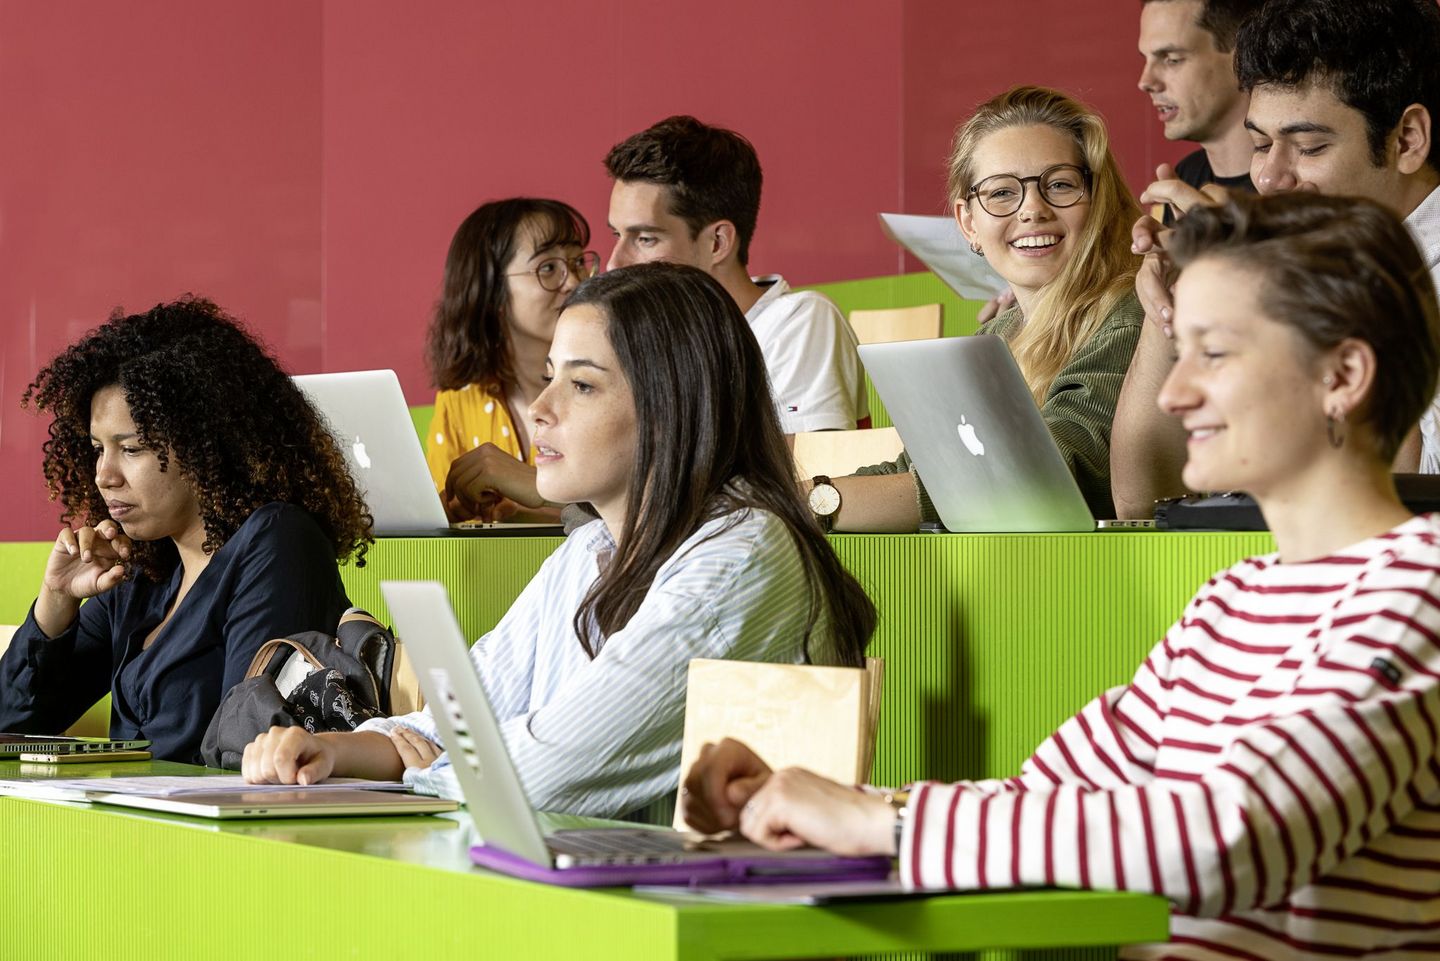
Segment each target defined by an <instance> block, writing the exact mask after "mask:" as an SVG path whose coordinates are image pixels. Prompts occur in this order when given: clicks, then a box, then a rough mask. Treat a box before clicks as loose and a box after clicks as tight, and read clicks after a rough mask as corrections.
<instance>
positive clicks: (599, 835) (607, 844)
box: [545, 828, 694, 858]
mask: <svg viewBox="0 0 1440 961" xmlns="http://www.w3.org/2000/svg"><path fill="white" fill-rule="evenodd" d="M545 843H546V844H547V845H548V846H549V848H550V850H551V851H553V852H555V853H556V854H568V855H570V856H571V857H576V858H613V857H634V856H636V855H641V856H643V855H677V854H686V853H689V852H690V851H692V850H694V849H693V847H691V846H687V844H686V840H685V836H684V835H683V834H679V833H677V832H674V831H646V830H643V829H636V830H626V829H624V828H600V829H596V830H593V831H586V830H580V831H558V832H556V833H555V834H551V835H548V836H547V837H546V838H545Z"/></svg>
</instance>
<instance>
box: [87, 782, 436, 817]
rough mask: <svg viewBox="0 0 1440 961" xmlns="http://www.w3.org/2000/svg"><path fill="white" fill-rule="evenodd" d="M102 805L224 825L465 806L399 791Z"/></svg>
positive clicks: (115, 800)
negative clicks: (162, 813) (233, 821)
mask: <svg viewBox="0 0 1440 961" xmlns="http://www.w3.org/2000/svg"><path fill="white" fill-rule="evenodd" d="M94 800H96V801H99V802H100V803H102V804H112V805H119V806H120V807H130V808H143V809H145V810H147V811H164V812H166V813H169V814H188V815H190V816H191V817H200V818H215V819H218V820H254V819H267V820H268V819H270V818H328V817H385V816H389V815H394V814H443V813H444V812H446V811H453V810H455V809H456V808H458V807H459V806H460V805H459V804H457V803H455V802H454V801H450V800H447V799H445V798H437V797H429V796H426V795H421V794H403V793H399V792H396V791H361V790H352V791H323V790H307V789H305V788H303V787H297V788H295V789H294V790H293V791H270V790H266V791H216V792H214V793H213V794H181V795H178V796H175V797H167V796H164V795H155V794H106V795H102V796H99V797H96V798H94Z"/></svg>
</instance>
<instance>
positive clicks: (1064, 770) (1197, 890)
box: [900, 515, 1440, 961]
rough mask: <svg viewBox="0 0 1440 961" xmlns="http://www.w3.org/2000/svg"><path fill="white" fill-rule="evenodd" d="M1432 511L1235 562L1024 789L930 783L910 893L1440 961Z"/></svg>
mask: <svg viewBox="0 0 1440 961" xmlns="http://www.w3.org/2000/svg"><path fill="white" fill-rule="evenodd" d="M1437 745H1440V515H1431V516H1426V517H1417V518H1413V519H1411V520H1410V521H1408V522H1406V523H1405V524H1403V525H1401V526H1400V527H1397V528H1395V529H1394V530H1393V531H1390V532H1389V533H1387V534H1385V535H1382V536H1380V537H1376V538H1372V539H1371V540H1367V541H1364V542H1362V543H1360V544H1356V545H1354V546H1353V547H1350V548H1347V549H1346V550H1344V551H1342V552H1340V553H1339V554H1336V555H1333V556H1331V557H1326V558H1323V559H1320V560H1316V561H1311V562H1307V563H1303V564H1281V563H1279V562H1278V561H1277V559H1276V557H1275V556H1274V555H1269V556H1265V557H1259V558H1252V559H1250V560H1246V561H1242V562H1241V563H1239V564H1237V565H1235V566H1234V567H1232V568H1230V569H1229V570H1227V571H1224V572H1222V573H1220V574H1218V575H1216V576H1215V577H1214V578H1212V579H1211V580H1210V581H1209V583H1207V584H1206V585H1205V587H1204V588H1203V589H1202V590H1201V591H1200V593H1199V594H1197V595H1196V596H1195V599H1194V600H1192V601H1191V602H1190V605H1189V607H1188V608H1187V609H1186V611H1185V614H1184V616H1183V617H1182V618H1181V619H1180V622H1179V623H1177V624H1176V625H1175V626H1174V627H1172V628H1171V629H1170V631H1169V632H1168V633H1167V634H1166V636H1165V639H1164V640H1163V641H1161V643H1160V644H1159V646H1157V647H1156V648H1155V649H1154V650H1153V651H1151V653H1150V656H1149V657H1148V658H1146V660H1145V663H1144V664H1143V665H1141V667H1140V670H1139V672H1138V673H1137V674H1136V675H1135V678H1134V680H1132V681H1131V683H1130V684H1129V685H1128V686H1126V687H1121V688H1116V689H1114V690H1111V691H1108V692H1106V693H1105V694H1103V695H1101V696H1100V697H1099V698H1097V699H1096V700H1094V701H1092V702H1091V703H1090V704H1089V705H1087V706H1086V707H1085V708H1084V709H1083V710H1082V711H1081V712H1080V713H1079V714H1078V715H1076V716H1075V717H1073V718H1071V719H1070V720H1068V721H1066V722H1065V723H1064V724H1063V725H1062V726H1061V727H1060V729H1059V730H1058V731H1056V732H1055V733H1054V734H1053V735H1051V736H1050V738H1049V739H1047V740H1046V741H1045V742H1044V743H1043V744H1041V745H1040V747H1039V748H1038V749H1037V750H1036V751H1035V753H1034V755H1032V756H1031V758H1030V759H1029V760H1028V761H1026V762H1025V765H1024V767H1023V769H1022V774H1021V776H1020V777H1018V778H1010V779H1006V780H996V781H983V782H961V783H959V784H937V783H925V784H921V785H918V786H917V788H916V790H915V791H914V792H913V793H912V795H911V800H910V810H909V812H908V817H907V823H906V826H905V833H904V837H903V838H902V840H901V858H900V870H901V874H902V876H903V878H904V880H905V883H906V884H907V885H910V886H912V887H917V888H961V889H967V888H985V887H1013V886H1021V885H1036V886H1039V885H1057V886H1064V887H1079V888H1097V889H1103V890H1129V891H1147V892H1154V893H1157V894H1163V895H1165V896H1166V897H1168V898H1169V899H1170V900H1171V901H1172V902H1173V903H1174V905H1175V907H1176V913H1175V915H1174V916H1173V918H1172V923H1171V941H1170V942H1169V943H1167V944H1155V945H1142V946H1139V947H1136V948H1130V949H1128V950H1127V951H1126V952H1125V953H1124V956H1126V957H1135V958H1198V959H1206V961H1209V959H1221V958H1227V959H1233V958H1241V959H1246V961H1259V959H1266V961H1270V959H1300V958H1322V957H1323V958H1332V957H1349V958H1366V959H1385V961H1400V959H1402V958H1404V959H1408V958H1420V957H1432V958H1434V957H1440V747H1437Z"/></svg>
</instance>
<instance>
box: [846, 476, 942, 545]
mask: <svg viewBox="0 0 1440 961" xmlns="http://www.w3.org/2000/svg"><path fill="white" fill-rule="evenodd" d="M832 483H834V485H835V489H836V490H838V491H839V492H840V510H839V511H838V512H836V514H835V528H834V529H835V530H837V531H854V532H857V533H867V534H884V533H913V532H914V531H916V530H918V529H919V527H920V507H919V504H918V503H917V501H916V492H915V475H913V474H911V473H909V472H902V473H899V474H872V475H865V476H859V475H852V476H850V477H837V478H835V479H834V480H833V482H832Z"/></svg>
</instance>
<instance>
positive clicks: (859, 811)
mask: <svg viewBox="0 0 1440 961" xmlns="http://www.w3.org/2000/svg"><path fill="white" fill-rule="evenodd" d="M680 803H681V810H682V812H683V814H684V816H685V821H686V823H688V824H689V825H690V826H691V827H692V828H694V829H695V830H697V831H699V832H701V833H702V834H717V833H719V832H720V831H728V830H733V829H735V828H739V830H740V832H741V833H742V834H744V835H745V836H746V837H747V838H749V839H750V840H752V841H754V842H755V843H756V844H759V845H761V846H762V847H766V848H769V849H771V850H772V851H786V850H790V849H792V848H798V847H801V846H803V845H806V844H810V845H813V846H815V847H817V848H824V849H825V850H827V851H832V852H834V853H836V854H841V855H847V856H861V855H868V854H893V853H895V816H896V815H895V810H894V808H892V807H891V806H890V805H889V804H888V803H887V802H886V801H885V799H884V798H882V797H880V796H878V795H875V794H870V793H867V792H865V791H858V790H856V789H855V788H854V787H849V786H846V785H843V784H837V783H835V782H834V781H831V780H830V779H829V778H823V777H821V776H820V775H818V774H812V773H811V772H809V771H806V770H804V769H802V768H795V767H792V768H786V769H784V770H782V771H773V772H772V771H771V770H770V766H769V765H768V764H766V763H765V762H764V761H763V760H762V759H761V758H760V756H759V755H758V754H756V753H755V752H754V751H752V750H750V748H748V747H746V746H745V745H744V744H742V743H740V742H739V741H736V740H734V739H732V738H728V737H727V738H725V739H724V740H722V741H721V742H720V743H719V744H707V745H705V746H704V747H703V748H701V749H700V757H699V758H698V759H696V761H695V763H694V764H693V765H692V766H691V768H690V771H689V773H688V774H687V775H686V776H685V783H684V786H683V787H682V789H681V792H680Z"/></svg>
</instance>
